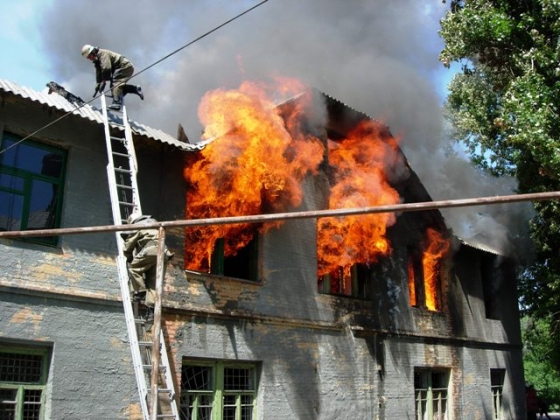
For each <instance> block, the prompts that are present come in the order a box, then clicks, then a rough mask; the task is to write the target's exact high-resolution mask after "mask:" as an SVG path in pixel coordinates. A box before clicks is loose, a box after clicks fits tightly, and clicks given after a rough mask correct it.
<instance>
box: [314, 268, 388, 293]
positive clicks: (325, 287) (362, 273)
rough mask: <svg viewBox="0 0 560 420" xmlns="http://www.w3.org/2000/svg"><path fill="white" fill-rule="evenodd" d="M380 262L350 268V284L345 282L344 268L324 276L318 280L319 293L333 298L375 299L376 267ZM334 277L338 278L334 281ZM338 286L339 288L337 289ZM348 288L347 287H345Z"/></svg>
mask: <svg viewBox="0 0 560 420" xmlns="http://www.w3.org/2000/svg"><path fill="white" fill-rule="evenodd" d="M379 264H381V262H380V261H378V262H376V263H374V264H370V265H369V266H368V265H367V264H362V263H356V264H352V266H351V267H350V277H349V279H348V282H347V283H345V282H344V281H343V280H344V268H343V267H339V268H338V271H337V272H336V273H335V272H331V273H329V274H324V275H322V276H320V277H319V278H318V282H317V288H318V291H319V293H322V294H327V295H331V296H342V297H351V298H356V299H371V298H372V297H373V285H372V283H373V281H374V276H375V273H376V270H375V268H376V266H378V265H379ZM333 276H335V277H336V278H335V279H333ZM336 284H338V288H337V287H336ZM345 286H346V287H345Z"/></svg>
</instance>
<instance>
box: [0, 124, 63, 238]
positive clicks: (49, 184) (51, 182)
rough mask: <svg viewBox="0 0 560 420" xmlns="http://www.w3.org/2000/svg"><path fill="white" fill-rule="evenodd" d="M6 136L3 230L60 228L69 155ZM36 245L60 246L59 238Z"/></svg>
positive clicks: (0, 183) (1, 163)
mask: <svg viewBox="0 0 560 420" xmlns="http://www.w3.org/2000/svg"><path fill="white" fill-rule="evenodd" d="M19 140H20V139H19V138H18V137H16V136H14V135H12V134H8V133H4V135H3V137H2V144H1V150H5V152H3V153H1V154H0V230H33V229H54V228H57V227H59V226H60V213H61V208H62V187H63V182H64V168H65V166H66V152H65V151H64V150H62V149H59V148H55V147H51V146H47V145H44V144H41V143H37V142H34V141H31V140H26V141H25V142H23V143H19V144H18V143H17V142H18V141H19ZM32 240H33V242H40V243H44V244H50V245H56V242H57V238H56V237H52V236H51V237H37V238H33V239H32Z"/></svg>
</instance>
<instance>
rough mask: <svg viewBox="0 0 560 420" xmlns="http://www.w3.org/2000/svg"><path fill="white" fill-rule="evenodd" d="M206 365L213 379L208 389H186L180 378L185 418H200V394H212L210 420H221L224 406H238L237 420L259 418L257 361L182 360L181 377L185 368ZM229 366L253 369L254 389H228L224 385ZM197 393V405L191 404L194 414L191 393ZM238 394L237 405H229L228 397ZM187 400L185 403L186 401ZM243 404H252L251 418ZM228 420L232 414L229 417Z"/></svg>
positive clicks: (180, 404) (184, 419) (181, 404)
mask: <svg viewBox="0 0 560 420" xmlns="http://www.w3.org/2000/svg"><path fill="white" fill-rule="evenodd" d="M191 366H196V367H207V368H209V369H211V373H210V382H211V384H210V385H211V386H210V388H211V389H205V390H185V389H184V388H183V378H181V393H180V399H179V412H180V418H181V419H182V420H187V419H188V420H201V419H200V418H199V416H198V408H199V403H200V397H202V396H206V397H210V419H212V420H222V419H223V418H224V408H227V407H232V406H234V407H235V413H234V418H235V420H249V419H250V420H256V419H257V398H258V387H259V384H258V364H257V363H252V362H231V361H227V360H224V361H222V360H219V361H205V360H192V359H185V358H184V359H183V362H182V367H181V376H182V372H183V369H184V368H185V367H191ZM226 369H250V370H251V376H252V378H251V381H252V383H253V384H254V386H253V389H252V390H243V389H237V390H229V389H226V384H225V371H226ZM193 395H194V396H195V400H194V404H193V405H192V413H190V410H191V405H190V396H193ZM228 396H229V397H231V396H234V397H235V404H234V405H231V404H226V403H225V397H228ZM243 396H249V397H250V398H251V400H252V401H251V403H250V404H249V405H243V403H242V398H243ZM185 401H186V404H185ZM244 406H250V407H251V411H252V415H251V416H250V417H249V418H248V417H243V416H242V409H243V407H244ZM227 418H228V419H229V418H230V417H227Z"/></svg>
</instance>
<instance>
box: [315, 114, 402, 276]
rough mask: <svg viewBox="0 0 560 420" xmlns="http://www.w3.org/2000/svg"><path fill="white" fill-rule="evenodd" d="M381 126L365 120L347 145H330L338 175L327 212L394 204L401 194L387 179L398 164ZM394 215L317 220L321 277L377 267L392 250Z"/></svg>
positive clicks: (333, 163) (352, 134) (331, 160)
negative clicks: (362, 265) (365, 266)
mask: <svg viewBox="0 0 560 420" xmlns="http://www.w3.org/2000/svg"><path fill="white" fill-rule="evenodd" d="M380 127H381V126H380V125H379V124H378V123H376V122H374V121H371V120H366V121H363V122H362V123H360V124H359V125H358V126H357V127H356V128H355V129H354V130H353V131H352V132H351V133H350V134H349V135H348V137H347V138H346V139H344V141H342V142H340V143H335V142H329V164H330V165H331V169H332V171H333V173H334V185H333V186H332V188H331V195H330V198H329V208H330V209H339V208H357V207H369V206H377V205H388V204H395V203H398V202H399V201H400V197H399V194H398V192H397V191H396V190H395V189H393V187H391V186H390V185H389V183H388V181H387V179H386V170H387V169H388V166H389V164H388V163H389V162H391V163H394V162H395V156H396V153H395V151H396V148H395V146H396V145H395V144H391V143H388V142H386V141H384V140H383V138H382V135H381V134H380ZM395 220H396V217H395V214H394V213H378V214H369V215H364V216H352V217H340V218H324V219H319V220H318V221H317V243H318V246H317V254H318V265H319V268H318V274H319V276H322V275H325V274H328V273H332V272H334V271H335V270H337V269H338V267H343V268H344V272H345V276H344V277H348V275H349V274H350V268H351V266H352V265H353V264H355V263H366V264H369V263H375V262H376V261H377V260H378V258H379V256H381V255H388V254H389V253H390V252H391V247H390V244H389V241H388V240H387V238H386V237H385V234H386V230H387V227H388V226H391V225H392V224H394V223H395Z"/></svg>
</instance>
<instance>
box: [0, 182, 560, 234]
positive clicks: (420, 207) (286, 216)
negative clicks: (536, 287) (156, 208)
mask: <svg viewBox="0 0 560 420" xmlns="http://www.w3.org/2000/svg"><path fill="white" fill-rule="evenodd" d="M558 198H560V191H552V192H545V193H530V194H516V195H502V196H493V197H478V198H464V199H457V200H440V201H425V202H419V203H403V204H390V205H384V206H373V207H361V208H351V209H336V210H311V211H300V212H287V213H273V214H256V215H248V216H231V217H215V218H206V219H189V220H173V221H167V222H155V223H152V224H147V225H142V229H149V228H151V229H157V228H159V227H164V228H168V227H192V226H210V225H227V224H238V223H266V222H275V221H279V220H292V219H316V218H322V217H341V216H356V215H362V214H373V213H393V212H394V213H404V212H412V211H426V210H437V209H443V208H454V207H470V206H483V205H488V204H506V203H518V202H522V201H544V200H552V199H558ZM130 230H138V227H137V226H134V225H105V226H94V227H78V228H59V229H39V230H24V231H4V232H0V238H15V237H34V236H59V235H75V234H83V233H103V232H115V231H123V232H124V231H130Z"/></svg>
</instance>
